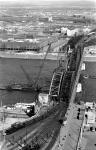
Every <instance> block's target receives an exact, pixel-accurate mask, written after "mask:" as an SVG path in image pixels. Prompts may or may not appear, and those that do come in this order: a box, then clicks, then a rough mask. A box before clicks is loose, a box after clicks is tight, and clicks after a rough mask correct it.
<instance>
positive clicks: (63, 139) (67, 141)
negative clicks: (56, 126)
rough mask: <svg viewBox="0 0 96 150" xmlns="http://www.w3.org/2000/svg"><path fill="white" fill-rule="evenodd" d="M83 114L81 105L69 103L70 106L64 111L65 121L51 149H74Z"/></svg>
mask: <svg viewBox="0 0 96 150" xmlns="http://www.w3.org/2000/svg"><path fill="white" fill-rule="evenodd" d="M78 108H80V115H79V119H77V116H78V113H79V111H78ZM83 115H84V106H83V105H75V104H73V103H70V106H69V108H68V111H67V113H66V117H67V121H66V122H63V126H62V127H61V130H60V134H59V136H58V139H57V141H56V143H55V144H54V146H53V148H52V150H76V146H77V143H78V139H79V133H80V127H81V125H82V121H83V120H82V119H83Z"/></svg>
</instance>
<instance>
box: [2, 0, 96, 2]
mask: <svg viewBox="0 0 96 150" xmlns="http://www.w3.org/2000/svg"><path fill="white" fill-rule="evenodd" d="M0 1H2V2H3V1H4V2H8V1H11V2H21V1H23V2H40V1H45V2H46V1H50V2H51V1H70V2H72V1H81V0H0ZM83 1H91V2H96V0H83Z"/></svg>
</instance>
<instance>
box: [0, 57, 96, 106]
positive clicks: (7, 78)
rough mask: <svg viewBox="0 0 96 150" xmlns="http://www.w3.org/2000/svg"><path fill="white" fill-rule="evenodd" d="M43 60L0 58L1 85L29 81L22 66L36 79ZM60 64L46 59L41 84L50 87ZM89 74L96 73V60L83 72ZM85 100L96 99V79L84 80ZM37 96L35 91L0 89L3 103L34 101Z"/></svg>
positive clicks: (88, 63) (32, 78)
mask: <svg viewBox="0 0 96 150" xmlns="http://www.w3.org/2000/svg"><path fill="white" fill-rule="evenodd" d="M41 64H42V60H36V59H34V60H32V59H18V58H17V59H15V58H14V59H12V58H11V59H10V58H0V85H9V84H13V83H19V84H20V83H29V81H28V79H27V77H26V74H25V73H24V72H23V70H22V67H21V66H23V68H24V69H25V71H26V72H27V74H28V75H29V76H30V78H31V81H32V80H34V81H35V80H36V78H37V75H38V72H39V69H40V66H41ZM57 66H58V62H57V61H54V60H46V61H45V63H44V67H43V70H42V72H41V75H40V80H39V82H38V83H39V85H40V86H42V87H43V88H45V86H47V88H48V89H49V87H50V82H51V78H52V74H53V70H54V68H56V67H57ZM83 73H84V74H88V75H96V62H86V70H85V71H84V72H83ZM83 89H84V90H83V100H84V101H93V100H94V101H96V79H90V78H87V79H84V80H83ZM35 97H36V93H34V92H32V93H31V92H29V93H28V92H19V91H14V92H8V91H1V90H0V101H2V103H3V105H6V104H15V103H17V102H33V101H34V99H35Z"/></svg>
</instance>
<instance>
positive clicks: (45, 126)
mask: <svg viewBox="0 0 96 150" xmlns="http://www.w3.org/2000/svg"><path fill="white" fill-rule="evenodd" d="M64 108H65V109H64ZM65 112H66V105H65V103H63V102H62V103H61V104H60V105H59V106H58V110H57V111H56V112H54V113H53V114H51V116H49V117H48V118H46V119H44V120H42V121H39V122H37V123H36V124H34V125H29V126H27V127H26V128H23V129H20V130H18V131H16V132H14V133H12V134H10V135H6V141H7V147H8V150H13V149H14V150H19V149H21V148H22V146H23V145H25V144H30V145H31V147H33V146H34V145H36V144H37V143H38V144H39V145H40V149H42V148H43V147H44V149H47V148H48V147H52V145H53V144H54V142H55V140H56V134H58V133H59V130H60V127H61V124H60V123H59V121H58V120H59V119H60V116H61V114H63V115H65Z"/></svg>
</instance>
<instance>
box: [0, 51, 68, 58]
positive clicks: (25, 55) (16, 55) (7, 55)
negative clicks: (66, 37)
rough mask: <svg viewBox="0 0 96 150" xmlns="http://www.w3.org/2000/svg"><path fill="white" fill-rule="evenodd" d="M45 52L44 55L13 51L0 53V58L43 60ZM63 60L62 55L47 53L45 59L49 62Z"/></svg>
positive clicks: (63, 56)
mask: <svg viewBox="0 0 96 150" xmlns="http://www.w3.org/2000/svg"><path fill="white" fill-rule="evenodd" d="M45 55H46V52H44V53H36V52H31V51H26V52H20V53H16V52H13V51H6V52H2V51H0V57H2V58H22V59H44V57H45ZM61 57H62V58H63V59H64V58H65V55H64V53H59V54H58V53H48V54H47V57H46V59H49V60H58V59H60V58H61Z"/></svg>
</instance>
